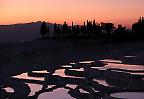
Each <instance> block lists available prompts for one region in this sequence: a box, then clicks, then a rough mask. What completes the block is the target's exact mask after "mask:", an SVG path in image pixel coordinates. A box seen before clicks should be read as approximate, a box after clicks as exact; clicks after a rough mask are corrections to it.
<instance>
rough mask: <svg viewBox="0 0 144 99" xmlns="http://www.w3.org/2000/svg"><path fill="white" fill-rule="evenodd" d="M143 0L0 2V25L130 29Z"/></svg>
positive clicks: (137, 16) (24, 0)
mask: <svg viewBox="0 0 144 99" xmlns="http://www.w3.org/2000/svg"><path fill="white" fill-rule="evenodd" d="M143 4H144V1H143V0H0V12H1V17H0V24H14V23H26V22H33V21H47V22H51V23H55V22H56V23H60V24H62V23H63V22H64V21H67V22H68V23H69V24H70V23H71V22H72V21H74V23H75V24H83V22H84V21H86V20H93V19H95V20H96V21H97V22H98V23H100V22H113V23H115V24H116V25H117V24H123V25H126V26H131V24H132V23H134V22H135V21H137V19H138V18H139V17H140V16H144V13H143V9H144V7H143Z"/></svg>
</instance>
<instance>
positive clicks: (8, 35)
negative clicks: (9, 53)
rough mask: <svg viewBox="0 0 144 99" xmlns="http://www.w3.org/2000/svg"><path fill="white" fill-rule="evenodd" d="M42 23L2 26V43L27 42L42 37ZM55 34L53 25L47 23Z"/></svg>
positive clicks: (0, 28) (0, 26) (0, 35)
mask: <svg viewBox="0 0 144 99" xmlns="http://www.w3.org/2000/svg"><path fill="white" fill-rule="evenodd" d="M41 24H42V22H41V21H38V22H30V23H19V24H12V25H0V42H13V41H27V40H33V39H36V38H39V37H41V34H40V26H41ZM46 24H47V26H49V28H50V31H51V32H53V27H54V24H53V23H46Z"/></svg>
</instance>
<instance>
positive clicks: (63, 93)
mask: <svg viewBox="0 0 144 99" xmlns="http://www.w3.org/2000/svg"><path fill="white" fill-rule="evenodd" d="M101 61H102V62H104V63H107V65H105V66H104V67H91V68H93V69H99V70H106V69H108V68H114V69H125V70H141V71H143V72H140V73H133V74H141V75H144V66H143V65H129V64H123V63H122V62H121V61H120V60H112V59H105V60H101ZM92 62H94V61H82V62H79V63H80V64H90V63H92ZM72 65H76V63H70V65H64V66H63V67H65V68H71V67H72ZM70 70H76V71H84V69H83V68H80V69H70ZM33 73H48V72H47V70H42V71H33ZM53 75H59V76H61V77H70V78H82V77H75V76H68V75H65V69H58V70H56V71H55V73H54V74H53ZM14 78H21V79H32V80H40V81H44V77H29V76H28V73H22V74H20V75H17V76H14ZM94 81H97V82H98V83H99V84H101V85H104V86H109V85H108V84H107V82H106V81H105V80H99V79H94ZM28 85H29V86H30V88H31V93H30V96H32V95H34V93H35V92H36V91H39V90H40V89H41V88H42V85H38V84H30V83H28ZM67 86H69V87H71V88H75V87H76V85H70V84H69V85H68V84H67ZM7 90H10V89H7ZM80 91H81V92H83V93H85V92H86V91H84V90H80ZM67 92H68V90H67V89H64V88H58V89H56V90H54V91H53V92H46V93H43V94H41V95H40V96H39V97H38V99H48V98H49V99H74V98H72V97H71V96H70V95H69V94H68V93H67ZM133 95H134V96H133ZM136 95H137V97H135V96H136ZM112 96H114V97H119V98H127V99H142V98H141V97H144V94H141V93H116V94H113V95H112ZM123 96H126V97H123ZM131 97H132V98H131ZM138 97H140V98H138Z"/></svg>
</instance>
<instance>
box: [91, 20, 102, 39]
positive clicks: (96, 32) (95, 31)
mask: <svg viewBox="0 0 144 99" xmlns="http://www.w3.org/2000/svg"><path fill="white" fill-rule="evenodd" d="M92 30H93V36H94V37H98V36H100V34H101V27H100V25H99V24H96V22H95V20H93V29H92Z"/></svg>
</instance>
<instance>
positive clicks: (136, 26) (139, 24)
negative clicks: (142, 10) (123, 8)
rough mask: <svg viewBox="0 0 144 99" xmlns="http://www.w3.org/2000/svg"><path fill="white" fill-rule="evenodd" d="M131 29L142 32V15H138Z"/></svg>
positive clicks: (143, 30)
mask: <svg viewBox="0 0 144 99" xmlns="http://www.w3.org/2000/svg"><path fill="white" fill-rule="evenodd" d="M132 29H133V30H134V32H136V33H143V32H144V17H140V18H139V19H138V21H137V22H136V23H134V24H133V25H132Z"/></svg>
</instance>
